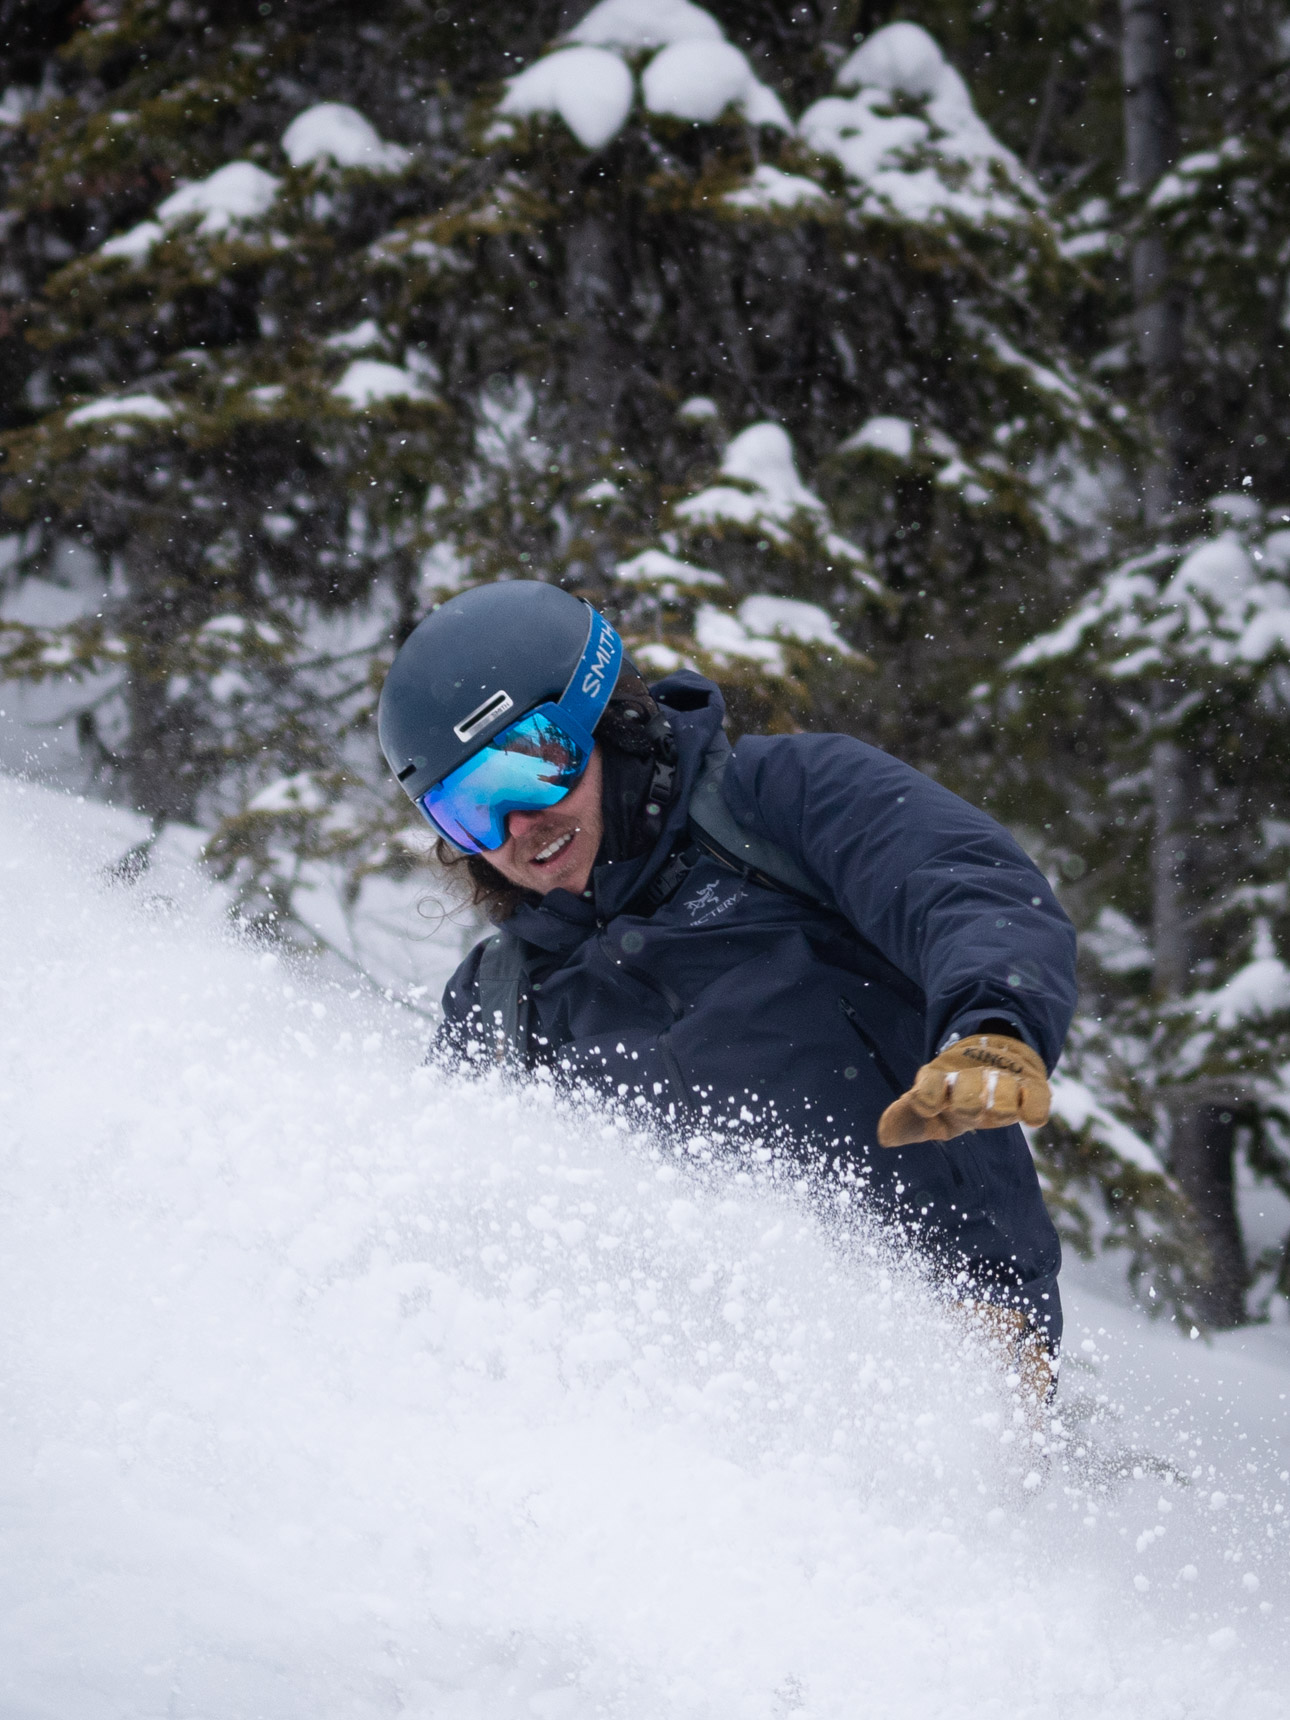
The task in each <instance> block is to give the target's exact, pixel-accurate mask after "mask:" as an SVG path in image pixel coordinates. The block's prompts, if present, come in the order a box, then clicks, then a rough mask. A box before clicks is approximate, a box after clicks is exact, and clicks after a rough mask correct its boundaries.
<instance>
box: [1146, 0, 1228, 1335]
mask: <svg viewBox="0 0 1290 1720" xmlns="http://www.w3.org/2000/svg"><path fill="white" fill-rule="evenodd" d="M1120 15H1121V20H1122V24H1123V36H1122V45H1121V51H1122V69H1123V78H1124V188H1125V190H1126V191H1129V192H1138V193H1149V192H1150V191H1151V188H1152V187H1153V186H1154V185H1156V184H1157V183H1158V182H1159V180H1160V178H1161V176H1162V175H1163V174H1164V173H1166V172H1167V171H1168V169H1169V168H1170V167H1171V166H1172V165H1173V162H1174V160H1175V158H1176V156H1177V151H1178V128H1177V122H1176V119H1175V115H1174V106H1173V90H1172V72H1173V52H1172V44H1171V41H1170V27H1169V11H1168V7H1167V5H1166V3H1165V0H1120ZM1132 274H1133V299H1134V306H1135V313H1136V314H1135V321H1136V332H1137V341H1138V354H1139V357H1140V358H1141V361H1142V367H1143V369H1144V371H1145V372H1146V377H1147V390H1148V393H1147V405H1148V410H1149V412H1150V415H1151V420H1152V428H1153V429H1154V431H1155V444H1156V446H1155V452H1154V455H1153V458H1152V460H1151V462H1150V464H1149V466H1148V468H1147V470H1146V472H1145V474H1144V476H1143V486H1142V512H1143V518H1144V520H1145V523H1146V524H1147V525H1149V526H1163V525H1165V524H1166V523H1167V522H1168V521H1169V520H1170V518H1171V516H1172V515H1173V513H1174V510H1175V509H1176V508H1177V507H1178V505H1179V503H1180V502H1181V500H1182V499H1183V497H1182V491H1183V459H1182V432H1183V424H1182V409H1181V403H1180V396H1181V381H1180V376H1181V367H1182V358H1183V340H1182V335H1183V305H1182V298H1181V295H1180V293H1179V291H1178V289H1177V287H1176V285H1175V284H1174V283H1173V281H1172V280H1171V278H1170V259H1169V253H1168V249H1167V247H1166V245H1165V240H1164V236H1163V235H1162V234H1161V233H1160V231H1159V230H1158V229H1156V228H1153V227H1152V226H1151V225H1150V224H1149V222H1148V224H1147V225H1145V226H1144V228H1143V230H1142V231H1141V232H1140V233H1139V235H1138V237H1137V239H1136V240H1135V241H1134V245H1133V252H1132ZM1151 797H1152V809H1153V830H1152V851H1151V887H1152V941H1153V944H1154V949H1155V975H1154V977H1155V990H1156V995H1157V997H1158V999H1159V1000H1160V1002H1161V1003H1162V1004H1164V1003H1170V1002H1175V1001H1176V1000H1178V999H1179V998H1181V997H1184V996H1185V995H1186V994H1187V992H1188V991H1189V990H1190V989H1191V984H1192V975H1193V972H1194V968H1195V961H1196V950H1195V947H1194V944H1195V937H1194V932H1193V930H1192V925H1191V915H1190V913H1189V903H1188V900H1187V889H1186V874H1185V868H1186V863H1187V837H1186V821H1187V820H1186V814H1187V780H1186V757H1185V755H1184V753H1183V750H1182V748H1181V747H1180V746H1179V745H1178V743H1177V742H1176V741H1175V740H1173V739H1171V738H1169V737H1167V736H1166V737H1163V738H1161V739H1159V740H1157V741H1156V743H1155V745H1154V746H1153V747H1152V750H1151ZM1233 1116H1234V1112H1233V1110H1232V1109H1231V1108H1230V1107H1229V1106H1226V1105H1223V1104H1222V1103H1221V1102H1219V1103H1200V1102H1198V1101H1197V1100H1196V1099H1194V1098H1191V1099H1186V1100H1181V1101H1180V1102H1178V1103H1176V1104H1172V1105H1170V1124H1171V1126H1170V1151H1169V1164H1170V1169H1171V1170H1172V1172H1173V1174H1174V1176H1175V1178H1176V1179H1177V1182H1178V1185H1179V1187H1180V1188H1181V1189H1182V1191H1183V1194H1184V1195H1185V1196H1186V1197H1187V1200H1188V1202H1189V1204H1190V1205H1191V1208H1192V1211H1193V1214H1194V1216H1195V1220H1196V1226H1197V1229H1198V1230H1199V1232H1200V1235H1201V1237H1202V1239H1203V1242H1204V1245H1205V1258H1204V1259H1203V1260H1198V1261H1196V1262H1195V1263H1194V1266H1193V1271H1192V1283H1193V1297H1194V1301H1195V1307H1196V1312H1197V1314H1198V1315H1199V1316H1200V1317H1201V1318H1202V1319H1203V1320H1204V1321H1205V1322H1206V1324H1208V1325H1211V1326H1218V1327H1229V1326H1237V1325H1240V1324H1241V1323H1242V1322H1243V1321H1244V1319H1245V1288H1246V1284H1247V1282H1248V1273H1247V1270H1246V1264H1245V1249H1244V1245H1243V1242H1242V1239H1241V1225H1240V1219H1239V1217H1238V1216H1237V1211H1236V1199H1235V1182H1234V1172H1233V1152H1234V1148H1235V1144H1236V1129H1235V1124H1234V1122H1233Z"/></svg>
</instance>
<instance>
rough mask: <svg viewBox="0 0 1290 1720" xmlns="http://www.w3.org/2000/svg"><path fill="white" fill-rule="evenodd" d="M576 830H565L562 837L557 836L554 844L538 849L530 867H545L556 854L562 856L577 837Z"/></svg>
mask: <svg viewBox="0 0 1290 1720" xmlns="http://www.w3.org/2000/svg"><path fill="white" fill-rule="evenodd" d="M577 834H578V833H577V831H576V830H566V831H565V833H564V835H563V836H557V837H556V839H555V841H554V842H548V843H547V845H546V847H545V848H540V849H539V850H538V852H537V853H536V854H535V855H534V856H533V859H532V861H531V862H530V864H531V865H534V866H545V865H547V864H548V863H549V862H550V861H552V860H554V859H555V857H556V855H557V854H563V853H564V851H565V849H566V848H567V847H568V846H569V844H570V843H571V842H572V841H573V839H574V837H575V836H576V835H577Z"/></svg>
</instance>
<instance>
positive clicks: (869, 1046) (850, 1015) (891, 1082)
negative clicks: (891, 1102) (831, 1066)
mask: <svg viewBox="0 0 1290 1720" xmlns="http://www.w3.org/2000/svg"><path fill="white" fill-rule="evenodd" d="M838 1008H839V1009H840V1010H841V1011H842V1013H843V1015H845V1016H846V1018H847V1020H848V1021H849V1022H850V1023H851V1026H852V1027H853V1028H854V1030H855V1034H856V1038H857V1039H859V1041H860V1043H861V1044H862V1045H863V1046H864V1048H865V1050H866V1051H867V1052H868V1053H869V1056H870V1057H871V1058H872V1060H873V1065H874V1068H875V1069H876V1070H877V1071H878V1073H879V1074H880V1075H881V1076H882V1078H883V1080H884V1081H885V1082H886V1083H887V1085H888V1087H890V1088H891V1096H892V1098H893V1099H899V1098H900V1096H901V1094H902V1093H903V1092H904V1091H905V1089H904V1086H903V1085H902V1084H901V1083H900V1082H899V1081H897V1079H896V1076H895V1073H894V1071H893V1070H892V1067H891V1064H890V1063H888V1061H887V1059H886V1058H885V1057H884V1056H883V1054H882V1052H881V1051H879V1049H878V1047H877V1045H876V1044H875V1043H874V1040H873V1036H872V1034H871V1033H870V1032H869V1029H868V1028H867V1027H866V1026H865V1024H864V1022H863V1021H861V1019H860V1017H859V1015H858V1014H857V1013H856V1011H855V1010H854V1009H853V1008H852V1006H851V1003H850V1001H849V1000H848V999H847V998H845V997H840V998H839V999H838Z"/></svg>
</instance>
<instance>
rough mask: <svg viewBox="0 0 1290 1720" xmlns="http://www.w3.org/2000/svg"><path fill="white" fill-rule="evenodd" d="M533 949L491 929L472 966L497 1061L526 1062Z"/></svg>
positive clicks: (514, 1064) (519, 1066)
mask: <svg viewBox="0 0 1290 1720" xmlns="http://www.w3.org/2000/svg"><path fill="white" fill-rule="evenodd" d="M533 955H534V952H533V951H532V949H531V948H530V946H529V945H528V944H526V943H525V942H524V940H523V938H517V937H515V936H514V935H512V934H508V933H507V932H505V931H501V932H494V934H493V936H492V937H491V938H489V940H488V942H487V943H486V944H485V945H484V948H483V952H482V954H481V955H480V958H479V966H478V968H477V969H476V970H475V988H476V991H477V993H478V996H479V1008H480V1013H481V1015H482V1017H483V1029H484V1032H485V1034H486V1035H488V1036H490V1038H491V1041H492V1046H493V1056H494V1058H495V1060H496V1061H497V1062H498V1063H500V1064H505V1065H507V1066H508V1067H510V1068H513V1069H524V1068H527V1067H528V1062H529V1002H530V997H529V987H530V985H531V983H532V963H533Z"/></svg>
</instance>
